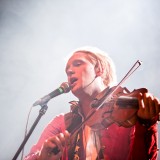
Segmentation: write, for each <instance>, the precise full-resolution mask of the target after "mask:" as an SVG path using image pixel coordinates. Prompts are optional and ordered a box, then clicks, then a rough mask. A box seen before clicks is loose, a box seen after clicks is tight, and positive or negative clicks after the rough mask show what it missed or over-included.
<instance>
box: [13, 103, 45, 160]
mask: <svg viewBox="0 0 160 160" xmlns="http://www.w3.org/2000/svg"><path fill="white" fill-rule="evenodd" d="M47 109H48V106H47V104H43V105H42V106H41V109H40V110H39V115H38V116H37V118H36V120H35V122H34V123H33V125H32V126H31V128H30V130H29V132H28V134H27V135H26V136H25V138H24V140H23V142H22V143H21V145H20V147H19V149H18V150H17V152H16V154H15V155H14V157H13V159H12V160H16V159H17V157H18V156H19V154H20V152H21V151H22V149H23V147H24V145H25V144H26V142H27V140H28V139H29V137H30V136H31V134H32V132H33V130H34V129H35V127H36V126H37V124H38V122H39V120H40V119H41V117H42V116H43V115H44V114H45V113H46V111H47Z"/></svg>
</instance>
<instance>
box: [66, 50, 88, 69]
mask: <svg viewBox="0 0 160 160" xmlns="http://www.w3.org/2000/svg"><path fill="white" fill-rule="evenodd" d="M76 61H89V62H91V61H90V58H89V55H88V54H86V53H85V52H82V51H78V52H75V53H73V55H72V56H71V57H70V58H69V60H68V62H67V65H66V69H67V68H69V66H70V65H71V64H72V63H74V62H76Z"/></svg>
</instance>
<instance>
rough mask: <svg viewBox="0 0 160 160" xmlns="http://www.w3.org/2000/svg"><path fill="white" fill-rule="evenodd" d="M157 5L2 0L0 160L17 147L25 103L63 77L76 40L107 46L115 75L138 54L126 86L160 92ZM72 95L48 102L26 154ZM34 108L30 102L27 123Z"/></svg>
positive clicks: (125, 0)
mask: <svg viewBox="0 0 160 160" xmlns="http://www.w3.org/2000/svg"><path fill="white" fill-rule="evenodd" d="M159 8H160V1H158V0H154V1H153V0H112V1H111V0H27V1H25V0H1V1H0V103H1V106H0V107H1V111H0V124H1V127H0V142H1V145H0V159H2V160H10V159H12V158H13V156H14V154H15V152H16V151H17V149H18V147H19V146H20V144H21V142H22V140H23V136H24V130H25V124H26V119H27V115H28V112H29V109H30V106H31V105H32V104H33V103H34V102H35V101H36V100H37V99H39V98H40V97H42V96H44V95H46V94H48V93H49V92H51V91H53V90H54V89H56V88H57V87H59V85H60V84H61V83H62V82H64V81H66V75H65V72H64V67H65V63H66V57H67V56H68V54H69V53H70V52H71V51H72V50H73V49H75V48H77V47H81V46H84V45H92V46H96V47H99V48H100V49H102V50H105V51H106V52H108V53H109V55H110V56H111V57H112V58H113V60H114V61H115V63H116V67H117V75H118V81H120V80H121V78H122V77H123V76H124V75H125V74H126V73H127V72H128V70H129V69H130V67H131V66H132V65H133V64H134V63H135V62H136V60H138V59H139V60H141V61H143V65H142V66H141V67H140V68H139V69H138V70H137V71H136V72H135V73H134V74H133V75H132V76H131V77H130V78H129V79H128V80H127V81H126V82H125V84H124V86H126V87H127V88H129V89H130V90H133V89H135V88H140V87H146V88H148V89H149V91H150V92H152V93H153V94H154V95H155V96H157V97H159V98H160V80H159V79H160V71H159V61H160V10H159ZM73 99H74V97H73V96H72V95H71V93H68V94H64V95H61V96H59V97H56V98H54V99H53V100H51V101H50V102H49V103H48V106H49V109H48V111H47V113H46V114H45V115H44V116H43V117H42V119H41V120H40V122H39V124H38V126H37V127H36V129H35V130H34V132H33V134H32V135H31V137H30V139H29V140H28V142H27V144H26V146H25V154H26V153H28V151H29V149H30V147H31V146H32V145H33V144H34V143H35V142H36V141H37V139H38V137H39V136H40V134H41V132H42V130H43V128H44V126H45V125H46V124H47V123H48V122H49V121H50V120H51V118H52V117H54V116H55V115H57V114H60V113H62V112H67V111H69V104H68V103H67V102H68V101H70V100H73ZM39 109H40V107H39V106H37V107H35V108H34V109H33V111H32V113H31V118H30V123H29V126H31V124H32V123H33V121H34V120H35V118H36V117H37V115H38V112H39ZM19 159H20V157H19Z"/></svg>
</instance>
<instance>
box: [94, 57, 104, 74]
mask: <svg viewBox="0 0 160 160" xmlns="http://www.w3.org/2000/svg"><path fill="white" fill-rule="evenodd" d="M95 72H96V77H98V76H101V75H102V74H103V68H102V64H101V63H100V61H99V60H97V64H96V65H95Z"/></svg>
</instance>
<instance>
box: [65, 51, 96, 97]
mask: <svg viewBox="0 0 160 160" xmlns="http://www.w3.org/2000/svg"><path fill="white" fill-rule="evenodd" d="M94 68H95V66H94V65H93V64H92V63H91V62H90V61H89V58H88V55H87V54H85V53H83V52H76V53H74V54H73V56H72V57H71V58H70V59H69V60H68V63H67V65H66V73H67V77H68V82H69V84H70V86H71V90H72V92H73V94H75V95H78V94H79V93H82V91H87V90H91V89H92V87H93V84H92V83H93V82H94V79H95V77H96V73H95V69H94Z"/></svg>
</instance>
